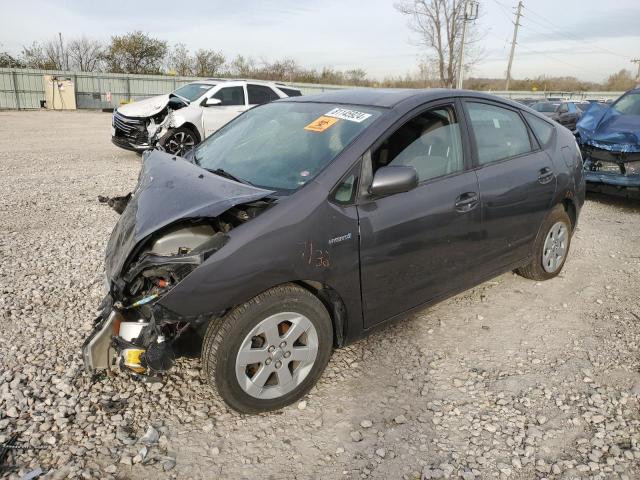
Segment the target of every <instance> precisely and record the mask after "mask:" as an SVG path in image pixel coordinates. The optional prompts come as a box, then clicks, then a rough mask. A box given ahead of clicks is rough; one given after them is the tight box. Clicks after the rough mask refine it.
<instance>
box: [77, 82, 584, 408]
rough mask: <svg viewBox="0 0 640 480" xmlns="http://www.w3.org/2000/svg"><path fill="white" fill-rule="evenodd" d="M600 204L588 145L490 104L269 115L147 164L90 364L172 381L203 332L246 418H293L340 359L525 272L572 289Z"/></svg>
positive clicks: (353, 106) (211, 363) (353, 96)
mask: <svg viewBox="0 0 640 480" xmlns="http://www.w3.org/2000/svg"><path fill="white" fill-rule="evenodd" d="M584 193H585V184H584V178H583V168H582V160H581V157H580V152H579V150H578V147H577V145H576V142H575V138H574V136H573V135H572V134H571V132H569V130H567V129H565V128H563V127H561V126H560V125H558V124H556V123H554V122H552V121H550V120H549V119H547V118H546V117H545V116H543V115H541V114H538V113H537V112H535V111H533V110H531V109H529V108H527V107H525V106H523V105H520V104H517V103H514V102H511V101H508V100H504V99H500V98H497V97H493V96H490V95H484V94H480V93H476V92H467V91H460V90H376V89H366V90H365V89H363V90H353V91H347V90H343V91H337V92H332V93H327V94H323V95H318V96H305V97H297V98H289V99H286V100H285V99H283V100H279V101H276V102H273V103H270V104H267V105H263V106H259V107H256V108H253V109H251V110H250V111H248V112H246V113H244V114H242V115H240V116H239V117H237V118H236V119H234V120H233V121H231V122H230V123H228V124H227V125H226V126H225V127H223V128H222V129H220V130H219V131H218V132H216V133H215V134H214V135H212V136H211V137H209V138H208V139H206V140H205V141H204V142H203V143H202V144H200V145H199V146H198V147H197V148H196V149H195V150H193V151H191V153H189V154H188V155H187V156H186V157H185V158H184V159H183V158H177V157H172V156H171V155H168V154H166V153H163V152H157V151H156V152H153V153H151V154H150V155H148V156H146V157H145V159H144V164H143V167H142V171H141V173H140V177H139V180H138V185H137V187H136V190H135V191H134V192H133V194H132V196H131V199H130V200H129V202H128V205H127V206H126V208H125V209H124V212H123V213H122V216H121V217H120V220H119V222H118V224H117V225H116V226H115V228H114V231H113V233H112V235H111V238H110V240H109V244H108V248H107V253H106V259H105V265H106V273H107V284H108V294H107V295H106V297H105V300H104V302H103V305H102V311H101V314H100V316H99V317H98V318H97V320H96V327H95V329H94V331H93V333H92V334H91V336H90V337H89V338H88V339H87V341H86V342H85V345H84V348H83V354H84V359H85V364H86V366H87V368H88V369H89V370H94V369H104V368H112V367H114V366H120V367H121V368H123V369H125V370H127V371H130V372H132V374H133V375H138V376H141V377H159V376H160V375H161V374H164V373H165V372H167V371H168V370H169V369H170V367H171V365H172V363H173V359H174V356H175V355H176V346H177V345H178V344H179V343H180V342H182V340H183V339H185V338H189V337H187V335H188V334H189V332H191V333H192V334H194V335H193V336H192V338H193V339H195V340H193V341H197V338H198V336H197V335H200V336H201V337H202V340H201V342H202V346H201V351H202V364H203V367H204V372H205V374H206V376H207V377H208V379H209V381H210V382H211V384H212V385H213V386H215V387H216V388H217V390H218V392H219V393H220V395H221V396H222V398H223V399H224V400H225V401H226V402H227V403H228V404H229V405H230V406H231V407H233V408H235V409H237V410H240V411H243V412H261V411H266V410H271V409H277V408H280V407H282V406H284V405H287V404H289V403H291V402H294V401H295V400H297V399H298V398H300V397H301V396H302V395H304V394H305V393H306V392H307V391H308V390H309V389H310V388H311V387H312V386H313V385H314V384H315V382H316V381H317V380H318V378H319V377H320V375H321V374H322V371H323V370H324V368H325V366H326V364H327V362H328V360H329V357H330V355H331V351H332V349H333V348H334V347H341V346H343V345H346V344H347V343H349V342H352V341H354V340H356V339H358V338H360V337H362V336H363V335H366V334H367V333H368V332H370V331H371V330H372V329H374V328H376V327H379V326H381V325H384V324H386V323H388V322H390V321H394V320H399V319H402V318H405V317H406V316H407V315H408V314H409V313H411V312H412V311H414V310H416V309H422V308H425V306H428V305H430V304H433V303H435V302H438V301H441V300H443V299H446V298H448V297H451V296H452V295H455V294H457V293H459V292H461V291H463V290H465V289H468V288H471V287H473V286H475V285H478V284H479V283H482V282H484V281H486V280H488V279H490V278H492V277H495V276H497V275H500V274H502V273H504V272H508V271H510V270H515V271H516V272H518V273H519V274H521V275H523V276H525V277H527V278H531V279H534V280H546V279H549V278H552V277H554V276H556V275H557V274H558V273H559V272H560V270H561V269H562V267H563V265H564V263H565V261H566V259H567V255H568V253H569V245H570V242H571V236H572V234H573V232H574V231H575V227H576V223H577V221H578V216H579V213H580V209H581V207H582V205H583V203H584Z"/></svg>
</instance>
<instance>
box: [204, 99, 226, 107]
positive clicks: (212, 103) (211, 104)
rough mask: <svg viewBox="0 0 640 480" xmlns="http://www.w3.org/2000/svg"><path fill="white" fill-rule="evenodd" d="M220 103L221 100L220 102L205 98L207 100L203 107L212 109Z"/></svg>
mask: <svg viewBox="0 0 640 480" xmlns="http://www.w3.org/2000/svg"><path fill="white" fill-rule="evenodd" d="M221 103H222V100H220V99H219V98H213V97H211V98H207V100H206V101H205V102H204V106H205V107H213V106H214V105H220V104H221Z"/></svg>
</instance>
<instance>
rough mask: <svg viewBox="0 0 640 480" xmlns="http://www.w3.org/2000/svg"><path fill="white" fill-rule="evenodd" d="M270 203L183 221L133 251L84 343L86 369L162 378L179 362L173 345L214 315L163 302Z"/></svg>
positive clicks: (237, 207)
mask: <svg viewBox="0 0 640 480" xmlns="http://www.w3.org/2000/svg"><path fill="white" fill-rule="evenodd" d="M268 205H269V202H267V201H257V202H254V203H250V204H242V205H238V206H235V207H232V208H230V209H229V210H227V211H226V212H224V213H223V214H221V215H220V216H218V217H216V218H213V219H196V220H188V221H182V222H178V223H176V224H174V225H170V226H168V227H166V228H164V229H162V230H160V231H159V232H157V233H155V234H153V235H151V236H150V238H148V239H147V240H146V241H143V242H141V243H142V245H141V246H140V247H139V248H138V249H137V251H134V252H133V254H132V258H131V260H129V261H128V262H127V263H126V264H125V267H124V268H123V270H122V273H121V274H120V275H119V276H118V278H116V279H112V280H111V282H110V292H109V294H108V295H107V298H106V299H105V301H104V302H103V305H102V313H101V315H100V316H99V317H98V319H97V320H96V324H95V328H94V331H93V333H92V334H91V336H90V337H89V339H88V340H87V341H86V342H85V345H84V346H83V357H84V362H85V367H86V368H87V370H90V371H92V370H98V369H111V368H117V367H120V368H121V369H123V370H126V371H129V372H131V373H132V374H135V375H137V376H144V377H145V378H149V377H158V376H160V375H161V374H163V373H164V372H166V371H167V370H169V369H170V368H171V367H172V365H173V363H174V360H175V357H176V352H175V349H174V344H175V342H176V340H178V339H179V338H180V337H181V336H182V335H183V334H184V333H185V332H187V331H189V330H191V331H196V330H197V329H198V328H199V327H200V326H202V325H203V324H204V323H206V321H207V320H208V319H209V317H207V318H200V317H198V318H182V317H180V316H179V315H177V314H175V313H174V312H171V311H169V310H167V309H166V308H164V307H162V305H160V304H159V303H158V301H159V300H161V299H162V297H163V296H164V295H166V294H167V293H168V292H169V291H171V289H172V288H174V287H175V286H176V285H177V284H178V283H179V282H181V281H182V280H183V279H184V278H186V277H187V276H188V275H189V274H190V273H191V272H193V270H195V269H196V268H198V266H199V265H201V264H202V263H203V262H205V261H206V260H207V258H209V257H210V256H211V255H212V254H214V253H215V252H217V251H218V250H219V249H221V248H222V247H223V246H224V245H225V244H226V242H227V241H228V240H229V236H228V233H229V232H230V231H231V230H232V229H233V228H235V227H237V226H239V225H241V224H242V223H244V222H246V221H248V220H250V219H251V218H254V217H255V216H257V215H258V214H259V213H260V212H262V211H264V209H265V208H266V207H267V206H268Z"/></svg>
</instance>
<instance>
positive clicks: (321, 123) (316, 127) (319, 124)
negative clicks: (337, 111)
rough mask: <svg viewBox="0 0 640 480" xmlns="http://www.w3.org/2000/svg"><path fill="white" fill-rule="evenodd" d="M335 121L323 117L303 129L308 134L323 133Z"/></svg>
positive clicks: (335, 119) (334, 119) (335, 120)
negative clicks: (308, 132)
mask: <svg viewBox="0 0 640 480" xmlns="http://www.w3.org/2000/svg"><path fill="white" fill-rule="evenodd" d="M337 121H338V119H337V118H329V117H326V116H324V115H323V116H322V117H319V118H316V119H315V120H314V121H313V122H311V123H310V124H309V125H307V126H306V127H304V129H305V130H308V131H310V132H324V131H325V130H326V129H327V128H329V127H330V126H331V125H333V124H334V123H336V122H337Z"/></svg>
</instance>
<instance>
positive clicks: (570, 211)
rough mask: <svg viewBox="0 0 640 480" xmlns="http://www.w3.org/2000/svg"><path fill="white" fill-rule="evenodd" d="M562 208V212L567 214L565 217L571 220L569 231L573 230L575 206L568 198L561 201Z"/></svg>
mask: <svg viewBox="0 0 640 480" xmlns="http://www.w3.org/2000/svg"><path fill="white" fill-rule="evenodd" d="M562 206H563V207H564V211H565V212H567V215H569V219H570V220H571V230H573V229H574V228H575V226H576V206H575V205H574V204H573V202H572V201H571V199H570V198H565V199H564V200H562Z"/></svg>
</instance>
